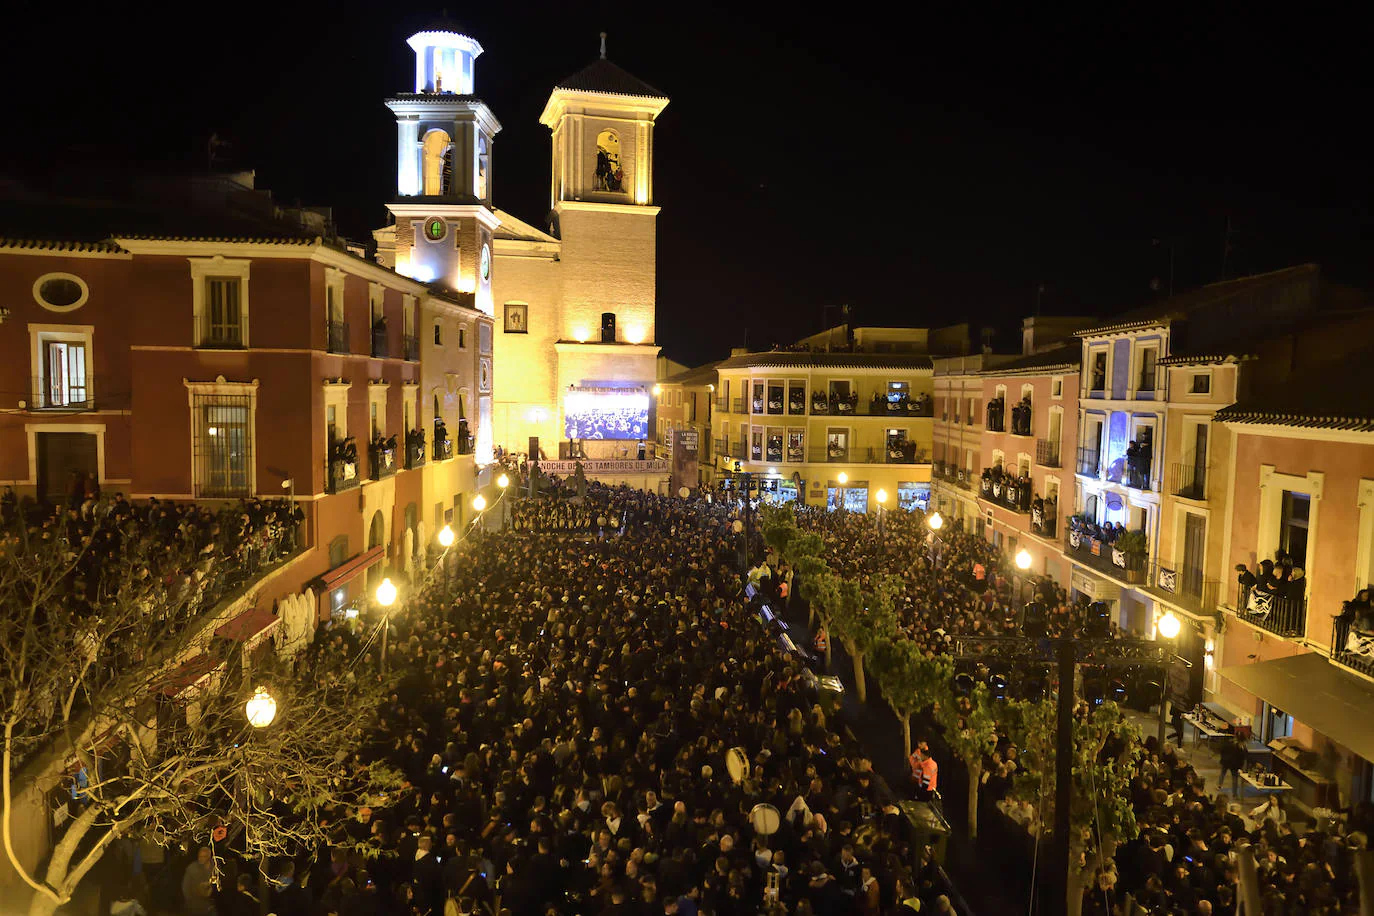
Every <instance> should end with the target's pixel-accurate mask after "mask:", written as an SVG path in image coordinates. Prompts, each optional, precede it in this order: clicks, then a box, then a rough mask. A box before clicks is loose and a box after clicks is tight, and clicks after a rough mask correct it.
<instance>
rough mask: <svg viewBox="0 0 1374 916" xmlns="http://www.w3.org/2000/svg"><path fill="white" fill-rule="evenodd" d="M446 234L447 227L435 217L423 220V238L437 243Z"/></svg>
mask: <svg viewBox="0 0 1374 916" xmlns="http://www.w3.org/2000/svg"><path fill="white" fill-rule="evenodd" d="M447 234H448V225H447V224H446V223H445V222H444V221H443V220H441V219H440V218H439V217H437V216H431V217H430V218H429V219H427V220H425V238H427V239H429V240H430V241H431V242H437V241H439V240H440V239H442V238H443V237H444V236H445V235H447Z"/></svg>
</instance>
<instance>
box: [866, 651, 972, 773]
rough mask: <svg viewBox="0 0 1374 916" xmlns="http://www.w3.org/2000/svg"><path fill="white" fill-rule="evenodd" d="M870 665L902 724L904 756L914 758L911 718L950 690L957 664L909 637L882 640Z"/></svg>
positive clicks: (884, 696)
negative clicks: (928, 652)
mask: <svg viewBox="0 0 1374 916" xmlns="http://www.w3.org/2000/svg"><path fill="white" fill-rule="evenodd" d="M869 666H870V667H871V668H872V669H873V676H874V678H876V679H877V681H878V686H879V687H881V688H882V691H883V698H884V699H886V700H887V705H888V706H889V707H890V708H891V709H892V712H893V714H894V715H895V716H896V717H897V720H898V721H899V722H901V723H902V753H903V754H904V755H905V756H907V757H910V756H911V717H912V716H914V715H916V714H917V713H919V712H921V711H923V710H925V709H926V708H927V707H929V706H930V705H931V704H932V703H934V702H936V700H937V698H938V697H940V696H941V695H942V691H944V692H945V693H947V692H948V690H949V687H948V685H949V682H950V679H951V678H953V676H954V661H953V660H952V659H950V658H949V657H948V656H945V655H928V654H926V653H925V652H923V651H922V650H921V647H920V646H918V645H917V644H916V643H915V642H913V641H912V640H910V639H906V638H905V637H889V638H884V639H879V640H878V641H877V642H876V643H875V644H874V646H873V650H872V652H871V653H870V654H869Z"/></svg>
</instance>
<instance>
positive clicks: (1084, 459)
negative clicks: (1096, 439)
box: [1075, 446, 1102, 478]
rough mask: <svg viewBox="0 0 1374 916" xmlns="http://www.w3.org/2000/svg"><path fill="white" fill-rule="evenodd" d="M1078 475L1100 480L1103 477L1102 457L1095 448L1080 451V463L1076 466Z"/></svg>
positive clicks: (1082, 448)
mask: <svg viewBox="0 0 1374 916" xmlns="http://www.w3.org/2000/svg"><path fill="white" fill-rule="evenodd" d="M1075 467H1076V469H1077V473H1079V474H1082V475H1083V476H1084V477H1093V478H1098V477H1101V476H1102V456H1101V454H1100V453H1099V452H1098V450H1097V449H1095V448H1084V447H1082V446H1080V447H1079V449H1078V463H1077V464H1076V465H1075Z"/></svg>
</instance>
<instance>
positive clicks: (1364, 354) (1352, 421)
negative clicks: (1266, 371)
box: [1216, 347, 1374, 432]
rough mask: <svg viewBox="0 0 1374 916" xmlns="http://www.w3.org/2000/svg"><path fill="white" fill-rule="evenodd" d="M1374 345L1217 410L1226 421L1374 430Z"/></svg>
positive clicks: (1311, 427)
mask: <svg viewBox="0 0 1374 916" xmlns="http://www.w3.org/2000/svg"><path fill="white" fill-rule="evenodd" d="M1371 391H1374V347H1365V348H1364V349H1361V350H1357V351H1355V352H1354V353H1351V354H1349V355H1348V356H1346V357H1344V358H1343V359H1340V360H1337V361H1335V362H1334V363H1327V364H1324V365H1318V366H1314V367H1312V368H1309V369H1306V370H1304V371H1301V372H1297V373H1294V374H1293V375H1291V376H1289V377H1288V378H1286V379H1284V380H1283V381H1282V382H1281V383H1276V384H1273V385H1270V386H1266V388H1265V389H1263V390H1261V391H1256V392H1255V393H1253V394H1249V395H1246V396H1245V397H1244V398H1242V399H1241V400H1239V401H1237V402H1236V403H1234V404H1232V405H1231V406H1230V407H1226V408H1223V409H1222V410H1219V411H1217V414H1216V418H1217V419H1218V420H1221V421H1223V422H1226V423H1265V424H1272V425H1276V426H1293V427H1299V428H1305V429H1339V430H1358V431H1365V432H1368V431H1374V395H1371V394H1370V392H1371Z"/></svg>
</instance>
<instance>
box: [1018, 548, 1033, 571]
mask: <svg viewBox="0 0 1374 916" xmlns="http://www.w3.org/2000/svg"><path fill="white" fill-rule="evenodd" d="M1030 566H1031V555H1030V551H1029V550H1027V549H1026V548H1024V547H1022V548H1021V549H1020V550H1018V551H1016V568H1017V569H1030Z"/></svg>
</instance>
